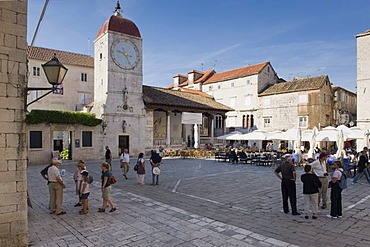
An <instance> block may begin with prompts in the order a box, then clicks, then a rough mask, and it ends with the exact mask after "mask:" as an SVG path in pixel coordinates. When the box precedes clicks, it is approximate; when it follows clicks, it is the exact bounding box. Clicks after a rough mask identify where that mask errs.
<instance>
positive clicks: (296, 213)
mask: <svg viewBox="0 0 370 247" xmlns="http://www.w3.org/2000/svg"><path fill="white" fill-rule="evenodd" d="M292 215H301V213H298V212H295V213H292Z"/></svg>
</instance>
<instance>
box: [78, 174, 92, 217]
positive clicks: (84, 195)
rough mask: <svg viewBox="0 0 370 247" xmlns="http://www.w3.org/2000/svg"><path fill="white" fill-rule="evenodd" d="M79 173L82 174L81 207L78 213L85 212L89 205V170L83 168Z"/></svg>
mask: <svg viewBox="0 0 370 247" xmlns="http://www.w3.org/2000/svg"><path fill="white" fill-rule="evenodd" d="M81 175H82V181H81V186H80V198H81V201H82V209H81V211H80V214H87V213H88V207H89V199H88V198H89V195H90V190H89V182H88V180H89V179H88V177H89V172H88V171H86V170H84V171H82V172H81Z"/></svg>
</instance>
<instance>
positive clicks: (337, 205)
mask: <svg viewBox="0 0 370 247" xmlns="http://www.w3.org/2000/svg"><path fill="white" fill-rule="evenodd" d="M333 168H334V172H333V175H332V177H331V181H330V188H331V192H330V201H331V207H330V214H328V215H326V217H328V218H330V219H336V218H338V217H339V218H341V217H342V189H341V188H340V187H339V182H340V179H341V178H342V175H343V169H342V162H341V161H339V160H336V161H334V163H333Z"/></svg>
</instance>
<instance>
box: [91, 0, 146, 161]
mask: <svg viewBox="0 0 370 247" xmlns="http://www.w3.org/2000/svg"><path fill="white" fill-rule="evenodd" d="M94 80H95V81H94V107H93V109H92V111H91V112H93V113H95V114H96V116H97V117H98V118H101V119H103V123H102V127H103V128H102V131H103V143H104V146H109V148H110V150H111V151H112V155H113V157H117V156H118V155H119V154H120V153H121V151H123V148H128V149H129V151H130V153H131V155H137V154H139V153H140V152H144V150H145V145H144V143H145V133H144V131H143V130H144V129H145V108H144V102H143V95H142V90H143V59H142V38H141V35H140V31H139V29H138V28H137V26H136V25H135V23H133V22H132V21H131V20H129V19H127V18H124V17H122V15H121V8H120V4H119V1H117V4H116V8H115V13H114V15H112V16H111V17H109V19H108V20H107V21H106V22H105V23H104V24H103V25H102V26H101V28H100V29H99V32H98V34H97V36H96V39H95V41H94ZM100 148H102V152H104V151H103V148H104V147H100Z"/></svg>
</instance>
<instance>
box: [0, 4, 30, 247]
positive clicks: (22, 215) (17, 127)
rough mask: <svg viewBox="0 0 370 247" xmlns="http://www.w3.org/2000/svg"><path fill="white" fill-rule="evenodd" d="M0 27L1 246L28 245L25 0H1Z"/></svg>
mask: <svg viewBox="0 0 370 247" xmlns="http://www.w3.org/2000/svg"><path fill="white" fill-rule="evenodd" d="M0 26H1V28H0V115H1V118H0V198H1V200H0V246H27V243H28V223H27V171H26V168H27V167H26V149H25V143H26V141H25V121H24V119H25V114H24V111H23V103H24V99H23V97H24V93H23V92H24V88H25V85H26V80H27V77H26V75H27V63H26V48H27V1H26V0H19V1H1V2H0Z"/></svg>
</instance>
